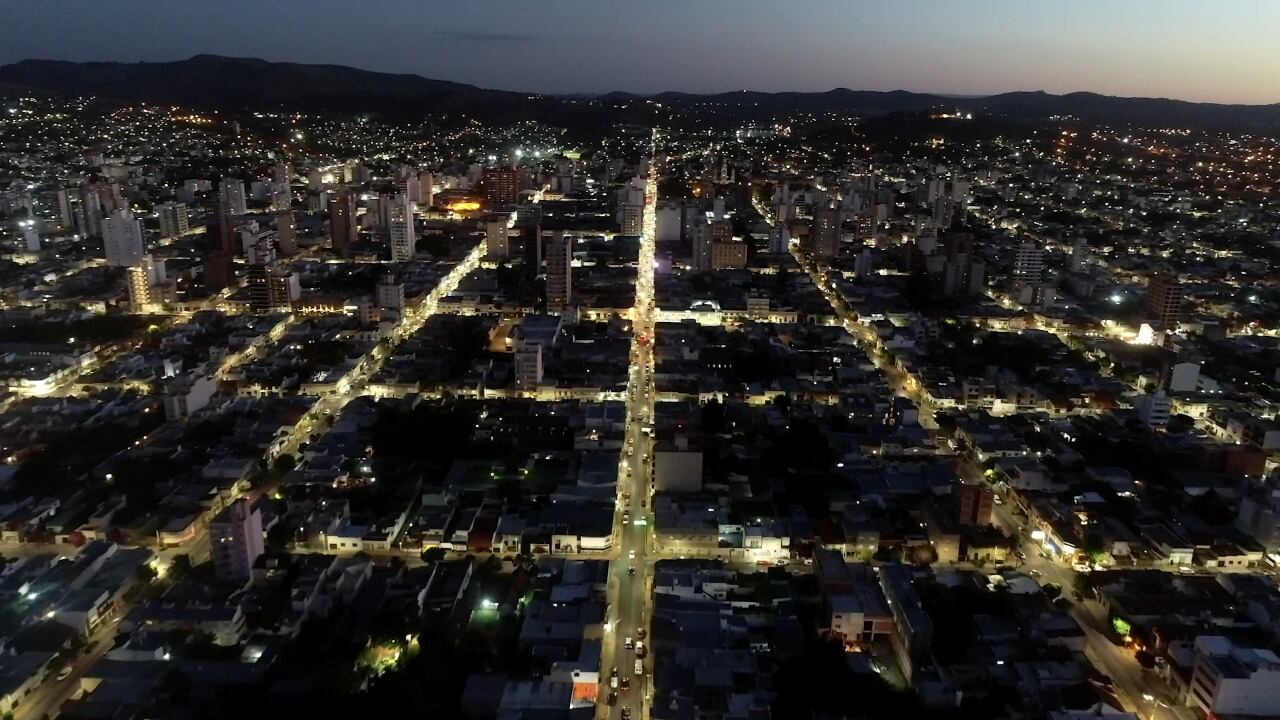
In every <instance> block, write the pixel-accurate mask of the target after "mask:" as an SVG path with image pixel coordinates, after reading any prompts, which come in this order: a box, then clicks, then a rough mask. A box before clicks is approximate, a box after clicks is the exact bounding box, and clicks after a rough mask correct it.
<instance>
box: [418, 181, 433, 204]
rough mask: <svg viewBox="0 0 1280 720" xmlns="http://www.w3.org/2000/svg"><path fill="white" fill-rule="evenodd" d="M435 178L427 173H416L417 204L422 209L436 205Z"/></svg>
mask: <svg viewBox="0 0 1280 720" xmlns="http://www.w3.org/2000/svg"><path fill="white" fill-rule="evenodd" d="M435 185H436V178H435V175H432V174H431V173H429V172H424V173H418V204H419V205H421V206H422V207H424V208H430V207H433V206H434V205H435V204H436V187H435Z"/></svg>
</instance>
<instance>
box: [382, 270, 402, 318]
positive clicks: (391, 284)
mask: <svg viewBox="0 0 1280 720" xmlns="http://www.w3.org/2000/svg"><path fill="white" fill-rule="evenodd" d="M378 307H379V308H380V309H382V310H395V311H397V312H399V311H401V310H404V283H402V282H400V281H399V280H397V279H396V276H395V275H391V274H390V273H388V274H386V275H383V276H382V279H381V280H379V281H378Z"/></svg>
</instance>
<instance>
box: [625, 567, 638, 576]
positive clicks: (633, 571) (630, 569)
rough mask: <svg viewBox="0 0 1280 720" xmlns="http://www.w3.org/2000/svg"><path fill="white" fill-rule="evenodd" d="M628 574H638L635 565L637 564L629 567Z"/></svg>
mask: <svg viewBox="0 0 1280 720" xmlns="http://www.w3.org/2000/svg"><path fill="white" fill-rule="evenodd" d="M627 574H628V575H635V574H636V566H635V565H632V566H631V567H629V568H627Z"/></svg>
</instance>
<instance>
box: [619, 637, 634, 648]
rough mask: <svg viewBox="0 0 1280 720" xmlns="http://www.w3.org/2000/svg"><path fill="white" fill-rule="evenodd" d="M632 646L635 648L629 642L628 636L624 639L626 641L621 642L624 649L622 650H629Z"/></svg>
mask: <svg viewBox="0 0 1280 720" xmlns="http://www.w3.org/2000/svg"><path fill="white" fill-rule="evenodd" d="M634 646H635V644H634V643H632V642H631V636H630V635H628V636H627V637H626V639H624V640H623V641H622V647H624V648H626V649H628V650H630V649H631V648H632V647H634Z"/></svg>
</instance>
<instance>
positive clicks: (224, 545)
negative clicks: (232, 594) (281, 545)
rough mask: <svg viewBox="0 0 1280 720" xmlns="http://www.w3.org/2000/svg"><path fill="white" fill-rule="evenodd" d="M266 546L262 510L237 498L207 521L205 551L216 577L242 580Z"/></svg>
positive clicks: (247, 578) (227, 579)
mask: <svg viewBox="0 0 1280 720" xmlns="http://www.w3.org/2000/svg"><path fill="white" fill-rule="evenodd" d="M265 549H266V537H265V536H264V535H263V533H262V513H261V512H260V511H259V510H258V509H257V508H255V507H253V506H252V505H250V504H249V501H248V500H246V499H244V498H240V499H238V500H236V501H234V502H232V503H231V504H230V505H228V506H227V507H226V508H224V509H223V510H222V512H220V513H218V514H217V515H216V516H215V517H214V518H213V520H211V521H210V522H209V554H210V555H212V556H213V571H214V574H215V575H216V576H217V577H218V579H219V580H224V581H235V582H242V581H248V580H249V578H250V577H252V576H253V564H254V563H255V562H257V560H258V557H259V556H261V555H262V553H263V552H264V550H265Z"/></svg>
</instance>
